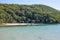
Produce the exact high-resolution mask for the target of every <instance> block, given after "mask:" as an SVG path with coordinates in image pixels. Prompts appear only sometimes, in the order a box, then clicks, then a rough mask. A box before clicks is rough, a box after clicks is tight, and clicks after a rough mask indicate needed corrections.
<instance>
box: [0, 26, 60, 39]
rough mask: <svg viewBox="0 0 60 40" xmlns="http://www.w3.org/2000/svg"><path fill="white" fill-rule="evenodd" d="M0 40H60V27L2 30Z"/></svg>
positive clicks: (9, 28) (10, 28)
mask: <svg viewBox="0 0 60 40" xmlns="http://www.w3.org/2000/svg"><path fill="white" fill-rule="evenodd" d="M0 40H60V25H48V26H27V27H6V28H0Z"/></svg>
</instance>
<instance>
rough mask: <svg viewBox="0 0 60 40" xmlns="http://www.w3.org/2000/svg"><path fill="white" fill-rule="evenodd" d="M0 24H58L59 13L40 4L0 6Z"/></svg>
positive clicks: (59, 21) (59, 19) (59, 20)
mask: <svg viewBox="0 0 60 40" xmlns="http://www.w3.org/2000/svg"><path fill="white" fill-rule="evenodd" d="M0 23H60V11H59V10H56V9H54V8H52V7H49V6H46V5H41V4H40V5H37V4H36V5H18V4H0Z"/></svg>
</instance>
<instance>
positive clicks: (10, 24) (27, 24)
mask: <svg viewBox="0 0 60 40" xmlns="http://www.w3.org/2000/svg"><path fill="white" fill-rule="evenodd" d="M30 25H45V24H43V23H2V24H0V26H30ZM46 25H48V24H46Z"/></svg>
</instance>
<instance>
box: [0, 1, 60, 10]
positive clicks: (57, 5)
mask: <svg viewBox="0 0 60 40" xmlns="http://www.w3.org/2000/svg"><path fill="white" fill-rule="evenodd" d="M0 3H10V4H12V3H14V4H28V5H30V4H44V5H48V6H51V7H53V8H55V9H57V10H60V0H0Z"/></svg>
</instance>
